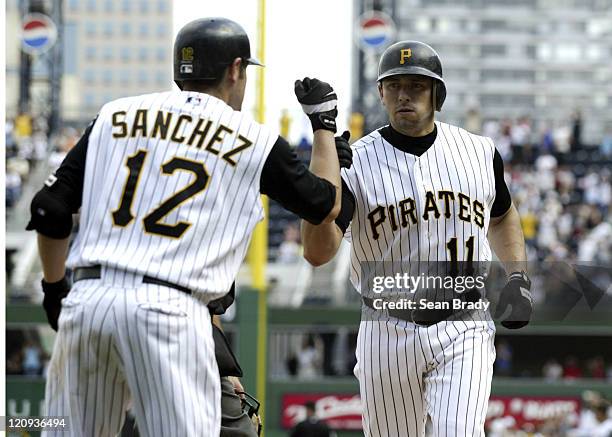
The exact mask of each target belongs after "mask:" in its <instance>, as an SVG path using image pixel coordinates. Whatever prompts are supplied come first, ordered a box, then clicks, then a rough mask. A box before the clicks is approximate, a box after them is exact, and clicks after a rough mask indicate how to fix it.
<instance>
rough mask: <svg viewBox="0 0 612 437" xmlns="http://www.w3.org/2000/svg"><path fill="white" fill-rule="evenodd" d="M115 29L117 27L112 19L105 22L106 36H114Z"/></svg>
mask: <svg viewBox="0 0 612 437" xmlns="http://www.w3.org/2000/svg"><path fill="white" fill-rule="evenodd" d="M114 31H115V29H114V26H113V23H112V22H111V21H107V22H106V23H104V36H106V37H111V36H113V33H114Z"/></svg>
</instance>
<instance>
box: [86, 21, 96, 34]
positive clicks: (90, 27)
mask: <svg viewBox="0 0 612 437" xmlns="http://www.w3.org/2000/svg"><path fill="white" fill-rule="evenodd" d="M96 24H97V23H96V22H95V21H89V22H88V23H87V25H86V26H85V34H86V35H87V36H95V35H96V27H97V26H96Z"/></svg>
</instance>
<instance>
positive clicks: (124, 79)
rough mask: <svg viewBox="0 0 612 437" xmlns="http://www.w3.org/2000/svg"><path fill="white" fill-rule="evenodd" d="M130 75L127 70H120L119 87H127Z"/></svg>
mask: <svg viewBox="0 0 612 437" xmlns="http://www.w3.org/2000/svg"><path fill="white" fill-rule="evenodd" d="M131 77H132V75H131V74H130V71H129V70H121V71H120V72H119V82H120V83H121V85H129V84H130V80H131Z"/></svg>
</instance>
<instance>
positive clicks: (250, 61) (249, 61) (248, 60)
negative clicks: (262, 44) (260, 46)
mask: <svg viewBox="0 0 612 437" xmlns="http://www.w3.org/2000/svg"><path fill="white" fill-rule="evenodd" d="M246 63H247V65H258V66H260V67H265V65H264V64H262V63H261V62H259V60H258V59H257V58H246Z"/></svg>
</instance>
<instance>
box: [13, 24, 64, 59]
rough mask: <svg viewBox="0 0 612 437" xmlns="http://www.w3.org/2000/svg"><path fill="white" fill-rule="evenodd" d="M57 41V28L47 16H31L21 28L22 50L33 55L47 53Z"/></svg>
mask: <svg viewBox="0 0 612 437" xmlns="http://www.w3.org/2000/svg"><path fill="white" fill-rule="evenodd" d="M56 40H57V27H56V26H55V23H54V22H53V21H52V20H51V19H50V18H49V17H47V16H46V15H43V14H29V15H26V16H25V17H24V19H23V25H22V27H21V49H22V50H23V51H24V52H26V53H29V54H31V55H38V54H41V53H44V52H46V51H47V50H49V49H50V48H51V47H53V44H55V41H56Z"/></svg>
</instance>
